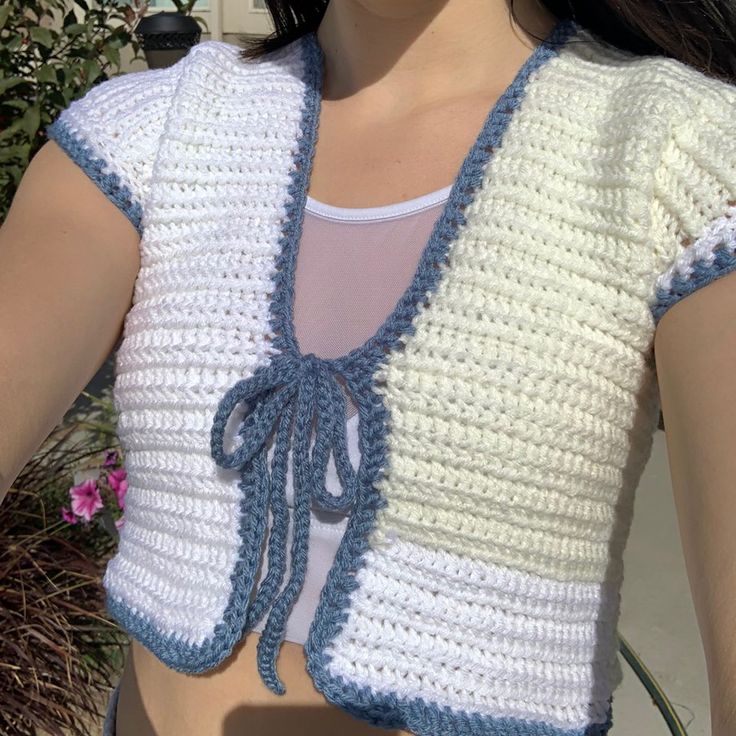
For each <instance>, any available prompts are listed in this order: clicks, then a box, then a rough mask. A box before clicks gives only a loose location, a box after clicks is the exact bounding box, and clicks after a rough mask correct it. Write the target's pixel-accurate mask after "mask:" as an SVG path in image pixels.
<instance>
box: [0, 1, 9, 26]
mask: <svg viewBox="0 0 736 736" xmlns="http://www.w3.org/2000/svg"><path fill="white" fill-rule="evenodd" d="M9 17H10V5H2V6H0V28H5V23H6V22H7V20H8V18H9Z"/></svg>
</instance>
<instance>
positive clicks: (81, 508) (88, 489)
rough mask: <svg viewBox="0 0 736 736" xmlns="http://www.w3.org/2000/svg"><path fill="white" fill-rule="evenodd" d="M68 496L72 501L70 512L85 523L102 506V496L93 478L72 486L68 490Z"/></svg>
mask: <svg viewBox="0 0 736 736" xmlns="http://www.w3.org/2000/svg"><path fill="white" fill-rule="evenodd" d="M69 496H70V497H71V499H72V511H73V512H74V513H75V514H76V515H77V516H81V517H82V518H83V519H85V520H86V521H90V519H91V518H92V517H93V516H94V515H95V514H96V513H97V512H98V511H99V510H100V509H101V508H102V506H103V503H102V496H100V490H99V488H97V481H96V480H94V478H90V479H89V480H85V481H84V483H80V484H79V485H78V486H72V487H71V488H70V489H69Z"/></svg>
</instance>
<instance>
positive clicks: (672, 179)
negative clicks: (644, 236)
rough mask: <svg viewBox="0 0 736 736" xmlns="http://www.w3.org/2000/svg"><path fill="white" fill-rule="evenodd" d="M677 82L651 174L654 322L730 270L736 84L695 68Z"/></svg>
mask: <svg viewBox="0 0 736 736" xmlns="http://www.w3.org/2000/svg"><path fill="white" fill-rule="evenodd" d="M678 68H679V67H678ZM683 68H684V67H683ZM684 77H685V79H684V80H683V83H684V85H685V92H684V93H683V95H682V98H681V105H680V106H679V110H678V114H677V115H675V116H674V120H673V122H672V124H671V126H670V128H669V130H668V133H667V137H666V140H665V142H664V145H663V149H662V156H661V159H660V164H659V167H658V169H657V171H656V172H655V177H654V192H653V194H654V197H653V210H652V225H653V240H654V248H655V260H656V264H657V271H656V279H655V283H654V288H653V295H652V303H651V310H652V315H653V317H654V320H655V324H658V323H659V321H660V320H661V319H662V317H663V316H664V314H665V313H666V312H667V311H668V310H669V309H670V308H671V307H672V306H673V305H675V304H676V303H677V302H679V301H680V300H682V299H684V298H685V297H686V296H688V295H689V294H692V293H693V292H695V291H697V290H698V289H702V288H704V287H705V286H707V285H708V284H710V283H711V282H713V281H715V280H716V279H718V278H720V277H722V276H725V275H726V274H728V273H730V272H731V271H733V270H736V86H734V85H731V84H729V83H727V82H724V81H721V80H715V79H712V78H708V77H705V76H704V75H702V74H700V73H699V72H695V71H694V70H688V71H687V72H686V73H685V74H684Z"/></svg>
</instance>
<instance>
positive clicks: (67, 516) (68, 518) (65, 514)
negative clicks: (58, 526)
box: [61, 506, 78, 524]
mask: <svg viewBox="0 0 736 736" xmlns="http://www.w3.org/2000/svg"><path fill="white" fill-rule="evenodd" d="M61 518H62V519H64V521H65V522H66V523H67V524H76V523H77V521H78V519H77V517H76V516H75V515H74V514H73V513H72V512H71V510H70V509H68V508H67V507H66V506H62V507H61Z"/></svg>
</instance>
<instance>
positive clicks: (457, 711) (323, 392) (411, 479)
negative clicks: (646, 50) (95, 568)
mask: <svg viewBox="0 0 736 736" xmlns="http://www.w3.org/2000/svg"><path fill="white" fill-rule="evenodd" d="M554 41H561V42H562V43H561V45H554V44H553V43H552V42H554ZM238 51H239V49H238V48H237V47H236V46H234V45H231V44H227V43H223V42H216V41H208V42H204V43H200V44H199V45H198V46H196V47H195V48H194V49H192V51H191V52H190V53H189V54H188V56H187V57H186V58H185V59H183V60H182V61H180V62H179V63H178V64H176V65H175V66H174V67H171V68H168V69H166V70H162V71H159V70H155V71H148V72H140V73H137V74H129V75H127V76H125V77H121V78H115V79H111V80H109V81H107V82H104V83H102V84H100V85H98V86H97V87H95V88H93V89H92V90H91V91H90V92H88V93H87V94H86V96H85V97H84V98H83V99H82V100H79V101H77V102H74V103H72V104H71V105H70V106H69V108H68V109H67V110H65V111H64V112H63V113H62V114H61V115H60V117H59V119H58V121H56V122H55V124H54V126H52V129H50V131H49V132H50V135H52V137H55V138H56V139H57V140H58V141H59V142H60V144H61V145H63V146H64V147H65V149H66V150H67V151H68V152H69V154H70V155H71V156H72V157H73V158H74V159H75V160H76V161H77V162H78V163H79V164H80V165H81V166H82V167H83V168H84V169H85V170H86V171H88V172H89V173H90V176H92V177H93V178H94V179H95V180H96V181H97V182H98V184H99V185H100V186H101V188H102V189H103V191H106V192H107V193H108V195H109V196H110V197H111V199H113V201H116V202H117V203H118V204H119V206H121V209H123V211H125V212H126V213H127V214H128V215H129V216H130V217H131V219H132V221H134V222H136V223H137V224H138V226H139V228H140V230H141V233H142V238H141V246H140V247H141V258H142V261H141V270H140V274H139V277H138V280H137V282H136V288H135V294H134V302H133V306H132V308H131V310H130V312H129V313H128V315H127V316H126V320H125V329H124V338H123V341H122V345H121V348H120V351H119V353H118V358H117V366H116V381H115V402H116V407H117V409H118V411H119V413H120V418H119V435H120V440H121V443H122V445H123V449H124V451H125V465H126V468H127V470H128V478H129V490H128V496H127V504H128V506H127V511H126V513H127V522H126V525H125V526H124V528H123V533H122V537H121V540H120V546H119V550H118V553H117V555H116V556H115V558H114V559H113V560H112V561H111V562H110V564H109V566H108V569H107V572H106V575H105V580H104V582H105V586H106V588H107V591H108V605H109V607H110V610H111V612H112V613H113V615H114V616H116V618H117V619H118V620H119V621H120V622H121V624H122V625H123V626H125V627H126V628H127V629H128V631H129V632H131V634H132V635H133V636H135V637H137V638H138V639H139V640H140V641H141V642H143V643H144V644H145V645H146V646H148V647H149V648H150V649H151V650H152V651H153V652H154V653H155V654H156V655H157V656H158V657H160V658H161V659H162V661H164V662H165V663H166V664H168V665H169V666H171V667H173V668H176V669H180V670H183V671H190V672H191V671H203V670H206V669H209V668H211V667H213V666H215V665H216V664H217V663H218V662H220V661H222V660H223V659H224V658H225V657H226V656H227V655H228V654H229V653H230V651H231V649H232V647H233V646H234V644H235V642H236V641H237V640H238V639H239V638H240V637H241V636H242V635H243V634H244V633H245V631H246V630H247V629H248V624H249V623H252V621H251V620H250V618H248V617H250V616H251V615H255V614H254V613H253V610H254V609H256V608H258V606H259V605H260V606H261V608H260V611H259V615H258V618H259V619H260V617H261V616H262V615H268V616H269V619H268V623H267V626H266V630H267V633H268V635H267V636H265V635H264V637H262V641H263V640H264V639H266V640H267V641H266V643H265V645H264V647H263V652H262V656H260V658H259V669H260V671H261V674H262V676H263V677H264V681H265V682H266V683H267V684H268V686H269V687H271V689H273V690H274V691H275V692H281V691H282V687H281V683H280V681H279V680H278V677H277V675H276V673H275V669H274V659H275V654H276V652H277V651H278V643H279V636H280V634H282V633H283V632H282V629H280V625H281V623H282V622H283V614H284V607H285V606H286V607H287V608H288V605H287V604H288V595H289V593H288V591H287V588H288V587H289V585H291V583H292V582H294V584H295V585H296V584H297V583H298V576H299V574H300V571H301V572H303V567H302V565H303V553H304V549H303V547H299V549H298V551H297V555H296V556H295V560H296V561H295V562H293V563H292V562H291V561H290V564H289V566H288V567H287V568H286V569H285V571H284V574H285V576H286V577H285V579H286V580H288V581H290V582H289V584H288V585H285V587H284V588H282V589H281V592H280V593H279V597H278V598H277V597H276V595H275V593H276V591H272V592H273V593H274V595H272V596H270V597H269V596H266V595H265V593H264V591H263V589H262V588H260V587H259V588H258V591H256V589H255V586H254V585H253V577H254V575H253V570H254V565H255V564H256V563H257V559H258V556H259V555H260V552H261V546H260V545H261V543H263V544H266V538H267V539H268V543H269V544H270V543H271V542H273V550H272V551H273V553H274V555H276V556H277V557H278V555H279V554H281V553H283V551H284V548H283V544H282V542H280V541H279V538H278V534H276V536H275V537H274V534H273V532H272V530H268V529H265V528H264V526H265V520H266V517H267V516H268V513H267V508H270V509H271V511H272V512H273V511H274V508H275V509H276V513H278V508H279V506H278V504H279V503H280V500H279V499H280V498H281V496H280V493H281V490H280V489H281V488H282V481H283V474H281V473H280V470H279V467H273V468H272V467H270V466H269V467H268V468H267V467H266V464H265V463H264V462H263V452H264V451H265V445H264V438H265V437H266V436H267V431H268V432H270V431H271V428H272V427H273V428H274V432H273V434H271V435H268V436H270V437H272V438H276V437H281V434H280V430H278V429H277V427H286V428H289V427H291V424H290V420H289V418H290V417H292V418H293V417H296V419H295V420H294V426H293V430H292V429H289V430H288V431H289V432H292V434H288V433H287V434H284V435H283V437H287V436H288V437H291V440H292V441H293V442H294V443H295V447H297V448H298V455H299V458H300V459H299V461H298V471H295V472H296V477H298V480H299V488H300V489H301V490H299V491H298V492H297V493H296V497H297V501H296V503H297V506H299V508H302V509H304V508H307V509H308V507H309V503H311V502H313V503H317V504H325V503H328V502H329V499H325V497H324V496H323V495H321V494H320V493H319V483H320V473H319V472H318V470H319V462H317V461H315V465H314V466H312V465H310V462H309V460H308V459H307V456H306V454H305V444H306V443H307V442H308V437H307V427H308V426H309V424H308V420H309V419H310V417H311V416H312V413H313V412H314V414H315V415H316V416H317V418H318V421H317V426H318V427H319V428H320V429H319V432H322V434H321V435H318V436H320V437H321V438H322V439H321V440H320V441H321V442H322V441H323V442H327V443H328V445H329V447H331V448H333V451H334V452H336V453H337V454H338V456H341V455H340V447H341V444H340V442H341V439H340V437H341V435H340V427H341V426H343V425H342V421H343V419H344V415H343V414H342V413H341V409H340V404H339V400H338V398H337V394H336V393H335V391H334V383H333V381H334V380H335V377H336V376H339V377H342V378H344V379H345V380H346V381H347V383H348V386H349V390H350V393H351V396H354V397H355V398H356V400H357V403H358V404H359V406H360V407H361V412H360V422H359V427H358V434H359V442H361V443H362V445H361V453H360V454H361V466H360V468H354V471H355V472H357V475H356V474H355V473H353V474H351V473H350V472H349V470H347V469H346V470H345V480H344V484H343V487H344V489H345V492H344V493H345V495H344V498H343V499H342V501H343V502H345V503H347V502H348V501H350V502H351V507H350V517H349V522H348V525H347V529H346V532H345V536H344V537H343V540H342V542H341V545H340V549H339V550H338V554H337V558H336V561H335V565H334V566H333V569H332V570H331V571H330V574H329V576H328V579H327V583H326V585H325V587H324V589H323V591H322V596H321V600H320V604H319V607H318V609H317V612H316V614H315V618H314V621H313V622H312V627H311V630H310V638H309V640H308V641H307V644H306V647H305V650H306V654H307V667H308V671H309V673H310V675H311V676H312V678H313V680H314V683H315V686H316V687H317V688H318V689H319V690H320V691H321V692H323V693H324V694H325V696H326V697H327V698H328V700H330V701H331V702H333V703H335V704H337V705H339V706H341V707H342V708H344V709H345V710H347V711H348V712H350V713H352V714H354V715H355V716H357V717H359V718H363V719H366V720H368V721H370V722H372V723H375V724H378V725H382V726H385V727H387V728H405V729H407V730H410V731H412V732H414V733H417V734H420V735H421V736H429V735H432V736H440V735H441V736H446V735H448V734H458V735H459V734H463V735H465V734H468V735H469V734H476V735H477V734H484V735H486V734H488V735H493V736H499V735H501V734H504V735H506V734H514V735H515V736H520V735H522V734H523V735H524V736H539V735H544V736H592V735H593V734H605V733H606V732H607V731H608V729H609V728H610V725H611V714H612V707H611V701H612V694H613V691H614V690H615V688H616V687H617V686H618V684H619V683H620V680H621V668H620V665H619V662H618V659H617V640H616V635H615V628H616V623H617V619H618V614H619V599H620V586H621V582H622V575H623V568H622V553H623V549H624V545H625V543H626V540H627V537H628V532H629V528H630V522H631V513H632V508H633V499H634V492H635V489H636V486H637V484H638V481H639V478H640V476H641V472H642V470H643V468H644V465H645V463H646V461H647V459H648V458H649V454H650V451H651V443H652V435H653V432H654V430H655V428H656V422H657V418H658V413H659V400H658V399H659V397H658V391H657V380H656V379H657V376H656V367H655V363H654V355H653V338H654V333H655V329H656V326H657V323H658V321H659V320H660V319H661V317H662V315H663V314H664V313H665V312H666V311H667V310H668V309H669V308H671V307H672V306H673V305H674V304H675V303H677V301H679V300H681V299H682V298H683V297H685V296H686V295H687V294H689V293H692V292H693V291H694V290H696V289H698V288H701V287H702V286H704V285H706V284H707V283H709V282H710V281H712V280H713V279H714V278H719V277H721V276H723V275H725V274H726V273H728V272H730V271H731V270H733V269H734V268H736V259H734V254H733V251H734V241H735V237H734V227H733V219H732V218H731V217H730V215H732V214H733V206H734V205H736V147H734V146H733V145H731V141H732V140H734V132H735V131H734V126H735V123H734V115H733V112H734V110H735V109H736V106H735V103H736V88H734V87H733V86H731V85H728V84H726V83H724V82H720V81H716V80H714V79H711V78H708V77H706V76H704V75H702V74H701V73H699V72H697V71H696V70H694V69H692V68H690V67H687V66H685V65H684V64H681V63H680V62H677V61H675V60H672V59H666V58H663V57H654V56H650V57H636V56H634V55H633V54H630V53H628V52H624V51H621V50H618V49H615V48H613V47H611V46H609V45H607V44H605V43H603V42H602V41H601V40H599V39H597V38H596V37H594V36H593V35H592V34H590V33H589V32H588V31H587V30H585V29H583V28H581V27H580V26H577V25H576V24H572V23H570V22H563V23H561V24H560V25H558V27H557V28H556V29H555V30H554V31H553V33H552V34H550V36H549V37H548V39H547V40H546V41H545V43H544V44H542V45H541V46H540V47H538V48H537V49H536V50H535V52H534V53H533V54H532V55H531V56H530V58H529V59H528V61H527V63H526V64H525V65H524V67H523V68H522V69H520V70H519V74H518V76H517V78H516V79H515V80H514V83H513V84H512V85H510V87H509V88H508V89H507V90H506V92H505V93H504V95H502V97H501V99H500V100H499V101H498V102H497V103H496V104H495V105H494V106H493V108H492V110H490V111H489V116H488V118H487V120H486V122H485V124H484V127H483V130H482V131H481V132H480V134H479V136H478V139H477V140H476V142H475V143H474V145H473V148H472V149H471V151H469V153H468V157H467V158H466V160H465V162H464V163H463V167H462V168H461V171H460V172H459V174H458V179H457V181H456V182H455V185H454V186H453V190H452V192H451V194H450V197H449V200H448V205H447V208H446V210H445V212H444V213H443V216H442V217H441V218H440V221H439V222H438V223H437V227H436V228H435V231H434V232H433V235H432V237H431V238H430V241H429V242H428V244H427V248H426V251H425V256H424V257H423V260H422V262H421V263H420V266H419V268H418V270H417V274H416V276H415V279H414V281H413V283H412V286H411V287H410V288H409V289H407V292H406V294H405V299H403V300H402V301H401V302H400V304H399V305H397V309H396V310H395V312H394V313H392V315H391V317H390V318H389V319H388V320H387V322H386V323H385V324H384V326H383V328H382V329H381V330H379V332H378V333H377V335H376V336H375V339H374V340H372V341H369V342H368V343H366V345H365V346H363V347H362V348H360V349H357V350H356V351H354V353H353V354H351V355H350V356H344V359H339V360H337V361H334V362H330V363H320V362H319V361H314V360H312V359H310V358H309V356H303V355H301V354H299V353H298V352H297V351H295V350H294V346H293V341H292V337H293V336H292V334H291V330H290V323H289V312H288V305H289V297H290V292H289V279H290V276H291V266H292V265H293V254H294V248H295V246H296V244H297V243H298V234H299V222H300V216H301V213H302V212H303V206H304V199H305V196H306V187H307V184H308V176H309V169H310V161H311V154H312V152H313V149H314V139H315V133H316V124H317V120H318V113H319V105H318V103H319V99H320V89H321V87H320V83H321V76H320V74H321V66H320V60H321V57H320V49H319V47H318V45H317V43H316V37H315V36H314V35H313V34H310V35H307V36H305V37H303V38H300V39H298V40H297V41H295V42H293V43H291V44H289V45H288V46H287V47H285V48H282V49H280V50H278V51H275V52H272V53H271V54H269V55H268V56H267V57H266V58H263V59H260V60H258V61H257V62H253V63H246V62H244V61H242V60H240V59H239V57H238ZM247 397H249V398H247ZM297 397H302V398H300V399H297ZM310 401H314V402H315V404H314V406H311V405H310V404H309V402H310ZM289 412H291V413H289ZM287 420H289V421H287ZM343 429H344V426H343ZM285 431H286V430H285ZM274 441H277V440H276V439H274ZM279 441H280V440H279ZM284 441H285V440H284ZM284 446H285V445H279V447H280V448H281V450H283V447H284ZM275 454H276V455H278V452H276V453H275ZM277 465H278V464H277ZM315 468H316V470H315ZM269 488H270V489H271V496H269V495H268V494H269V490H268V489H269ZM351 494H354V495H351ZM298 499H301V500H298ZM351 499H352V500H351ZM336 502H339V500H338V501H336ZM271 503H272V504H275V506H268V504H271ZM300 504H301V505H300ZM276 526H278V525H276ZM281 531H284V529H283V528H281ZM297 531H298V532H299V533H298V534H297V535H296V536H297V538H298V539H302V538H303V531H304V530H303V527H302V528H298V529H297ZM297 587H298V585H297ZM284 591H286V592H284ZM256 600H257V601H258V604H256V603H255V601H256Z"/></svg>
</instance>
